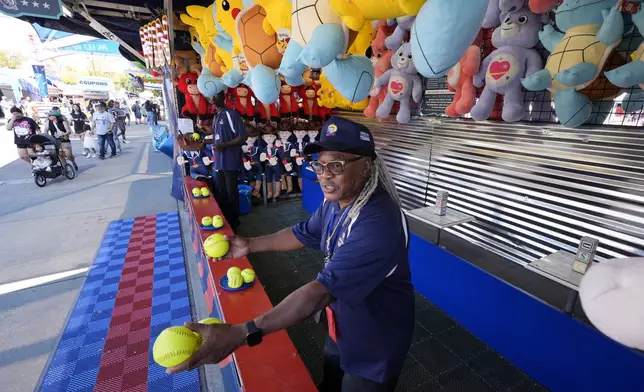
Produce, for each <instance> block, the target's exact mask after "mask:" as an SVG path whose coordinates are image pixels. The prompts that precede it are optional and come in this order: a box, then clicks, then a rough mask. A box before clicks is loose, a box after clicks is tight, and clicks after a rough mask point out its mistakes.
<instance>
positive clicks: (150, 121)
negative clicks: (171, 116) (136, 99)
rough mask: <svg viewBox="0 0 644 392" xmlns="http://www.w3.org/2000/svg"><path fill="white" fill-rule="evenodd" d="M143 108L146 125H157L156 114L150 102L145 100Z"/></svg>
mask: <svg viewBox="0 0 644 392" xmlns="http://www.w3.org/2000/svg"><path fill="white" fill-rule="evenodd" d="M143 107H144V108H145V111H146V113H147V115H148V125H149V126H153V125H157V113H156V112H155V111H154V104H153V103H152V102H150V100H147V101H145V103H144V104H143Z"/></svg>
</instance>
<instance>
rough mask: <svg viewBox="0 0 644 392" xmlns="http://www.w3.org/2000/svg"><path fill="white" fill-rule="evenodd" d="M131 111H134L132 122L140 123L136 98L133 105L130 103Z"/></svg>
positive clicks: (139, 111) (139, 112) (139, 110)
mask: <svg viewBox="0 0 644 392" xmlns="http://www.w3.org/2000/svg"><path fill="white" fill-rule="evenodd" d="M132 113H134V123H135V124H136V125H139V124H141V105H140V104H139V101H138V100H136V101H135V102H134V105H132Z"/></svg>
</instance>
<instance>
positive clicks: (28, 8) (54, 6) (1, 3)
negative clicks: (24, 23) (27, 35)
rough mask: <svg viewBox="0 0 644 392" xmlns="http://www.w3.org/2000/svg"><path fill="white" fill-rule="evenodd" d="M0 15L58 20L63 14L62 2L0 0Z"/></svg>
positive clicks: (49, 0)
mask: <svg viewBox="0 0 644 392" xmlns="http://www.w3.org/2000/svg"><path fill="white" fill-rule="evenodd" d="M0 13H3V14H5V15H9V16H13V17H19V16H34V17H37V18H47V19H60V17H61V15H62V14H63V2H62V1H61V0H0Z"/></svg>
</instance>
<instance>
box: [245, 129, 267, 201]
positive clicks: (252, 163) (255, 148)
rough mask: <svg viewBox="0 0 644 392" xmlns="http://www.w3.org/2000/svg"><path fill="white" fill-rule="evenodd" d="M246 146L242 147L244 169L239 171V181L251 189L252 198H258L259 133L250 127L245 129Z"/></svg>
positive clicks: (259, 177) (259, 169)
mask: <svg viewBox="0 0 644 392" xmlns="http://www.w3.org/2000/svg"><path fill="white" fill-rule="evenodd" d="M246 134H247V135H248V138H247V139H246V144H244V145H243V146H242V152H243V153H244V156H243V158H242V162H243V165H244V168H243V169H242V170H241V171H240V181H241V182H243V181H244V180H245V181H246V182H247V183H248V185H250V186H252V187H253V197H255V198H256V199H259V198H260V190H261V187H262V167H261V165H260V163H259V154H260V147H259V132H257V129H256V128H254V127H251V126H248V127H246Z"/></svg>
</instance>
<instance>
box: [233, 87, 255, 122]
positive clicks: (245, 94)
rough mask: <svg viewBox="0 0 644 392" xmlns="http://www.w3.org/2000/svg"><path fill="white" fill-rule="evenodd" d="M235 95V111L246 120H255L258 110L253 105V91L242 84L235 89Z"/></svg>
mask: <svg viewBox="0 0 644 392" xmlns="http://www.w3.org/2000/svg"><path fill="white" fill-rule="evenodd" d="M233 91H234V93H235V106H234V107H235V110H237V111H238V112H239V114H240V115H241V116H242V118H243V119H245V120H251V119H253V118H255V115H256V114H257V109H256V108H255V106H254V105H253V101H252V97H253V91H252V90H251V89H250V88H249V87H248V86H246V85H245V84H240V85H239V86H237V87H235V88H234V89H233Z"/></svg>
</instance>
